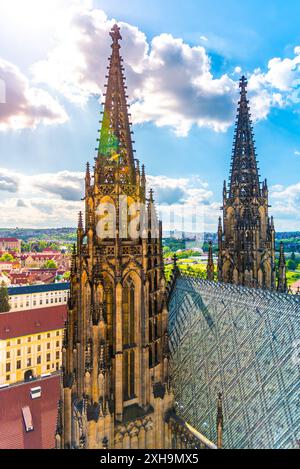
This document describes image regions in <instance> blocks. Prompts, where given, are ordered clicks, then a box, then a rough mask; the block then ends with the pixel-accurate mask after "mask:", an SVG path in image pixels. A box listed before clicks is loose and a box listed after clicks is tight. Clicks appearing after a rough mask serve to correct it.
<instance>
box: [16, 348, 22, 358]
mask: <svg viewBox="0 0 300 469" xmlns="http://www.w3.org/2000/svg"><path fill="white" fill-rule="evenodd" d="M17 356H18V357H20V356H21V350H20V349H18V350H17Z"/></svg>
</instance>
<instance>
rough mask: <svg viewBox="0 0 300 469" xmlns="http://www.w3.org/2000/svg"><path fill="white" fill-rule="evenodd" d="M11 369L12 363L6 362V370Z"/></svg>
mask: <svg viewBox="0 0 300 469" xmlns="http://www.w3.org/2000/svg"><path fill="white" fill-rule="evenodd" d="M8 371H10V363H6V372H8Z"/></svg>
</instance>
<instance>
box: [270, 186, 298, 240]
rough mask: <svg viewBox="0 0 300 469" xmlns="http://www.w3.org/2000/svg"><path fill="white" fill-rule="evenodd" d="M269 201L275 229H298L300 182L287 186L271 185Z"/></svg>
mask: <svg viewBox="0 0 300 469" xmlns="http://www.w3.org/2000/svg"><path fill="white" fill-rule="evenodd" d="M270 201H271V205H272V215H274V218H275V223H276V230H277V231H289V230H295V229H299V224H300V213H299V205H300V182H299V183H296V184H292V185H290V186H287V187H284V186H282V185H276V186H273V187H271V190H270Z"/></svg>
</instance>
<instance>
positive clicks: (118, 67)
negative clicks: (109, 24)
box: [97, 24, 136, 183]
mask: <svg viewBox="0 0 300 469" xmlns="http://www.w3.org/2000/svg"><path fill="white" fill-rule="evenodd" d="M110 36H111V38H112V45H111V48H112V54H111V56H110V59H109V66H108V70H109V72H108V76H107V78H108V81H107V85H105V86H106V93H105V95H104V96H105V103H104V111H103V119H102V126H101V129H100V138H99V147H98V156H97V169H98V171H99V180H100V182H113V181H116V180H117V179H119V180H121V181H126V182H129V183H135V180H136V177H135V176H136V175H135V167H134V156H133V148H132V138H131V135H132V133H133V132H132V131H131V128H130V125H131V124H130V121H129V114H128V104H127V98H128V96H127V95H126V91H125V90H126V88H127V86H125V76H124V74H123V71H124V67H123V65H122V62H123V58H122V57H121V56H120V47H121V46H120V44H119V41H120V40H121V39H122V36H121V34H120V28H119V27H118V25H116V24H115V25H114V27H113V28H112V30H111V32H110Z"/></svg>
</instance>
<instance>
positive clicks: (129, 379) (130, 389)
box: [123, 350, 135, 401]
mask: <svg viewBox="0 0 300 469" xmlns="http://www.w3.org/2000/svg"><path fill="white" fill-rule="evenodd" d="M134 359H135V356H134V350H125V351H124V353H123V399H124V401H128V400H130V399H133V398H134V397H135V391H134V376H135V373H134V367H135V363H134Z"/></svg>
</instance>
